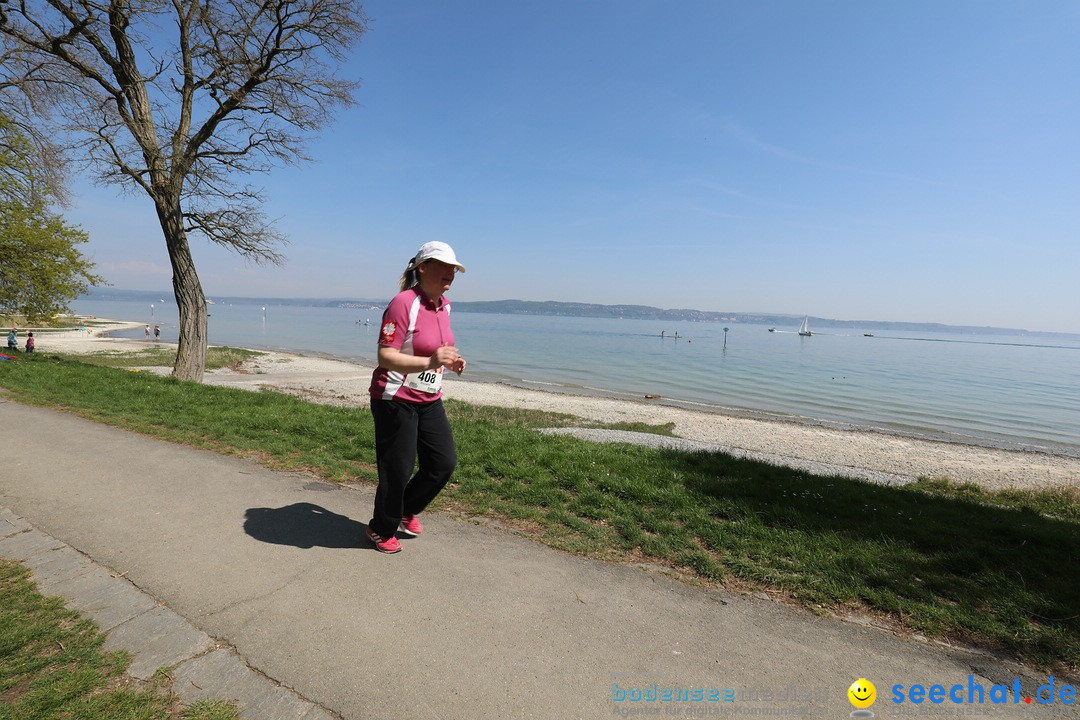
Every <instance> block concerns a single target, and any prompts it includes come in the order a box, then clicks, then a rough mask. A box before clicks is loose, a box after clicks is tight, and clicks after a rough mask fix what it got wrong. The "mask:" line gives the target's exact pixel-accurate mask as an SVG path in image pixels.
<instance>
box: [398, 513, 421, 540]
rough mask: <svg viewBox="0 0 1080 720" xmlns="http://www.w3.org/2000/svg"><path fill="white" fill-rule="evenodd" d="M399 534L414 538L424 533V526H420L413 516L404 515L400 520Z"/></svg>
mask: <svg viewBox="0 0 1080 720" xmlns="http://www.w3.org/2000/svg"><path fill="white" fill-rule="evenodd" d="M401 532H403V533H405V534H406V535H412V536H413V537H416V536H417V535H419V534H420V533H422V532H424V526H423V525H421V524H420V521H419V520H417V519H416V516H415V515H406V516H405V517H403V518H401Z"/></svg>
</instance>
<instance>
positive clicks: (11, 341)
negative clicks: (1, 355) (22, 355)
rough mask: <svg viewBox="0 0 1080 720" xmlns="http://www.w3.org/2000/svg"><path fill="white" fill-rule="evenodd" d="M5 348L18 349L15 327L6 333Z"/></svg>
mask: <svg viewBox="0 0 1080 720" xmlns="http://www.w3.org/2000/svg"><path fill="white" fill-rule="evenodd" d="M7 349H8V350H18V349H19V336H18V334H16V332H15V328H11V332H9V333H8V334H7Z"/></svg>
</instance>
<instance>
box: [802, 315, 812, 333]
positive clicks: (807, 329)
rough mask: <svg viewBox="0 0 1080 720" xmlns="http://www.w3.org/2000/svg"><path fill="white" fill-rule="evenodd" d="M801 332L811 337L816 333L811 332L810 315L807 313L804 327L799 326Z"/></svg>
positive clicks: (804, 318) (803, 323)
mask: <svg viewBox="0 0 1080 720" xmlns="http://www.w3.org/2000/svg"><path fill="white" fill-rule="evenodd" d="M799 334H800V335H802V336H803V337H810V336H811V335H813V334H814V333H812V332H810V316H809V315H805V316H803V319H802V327H801V328H799Z"/></svg>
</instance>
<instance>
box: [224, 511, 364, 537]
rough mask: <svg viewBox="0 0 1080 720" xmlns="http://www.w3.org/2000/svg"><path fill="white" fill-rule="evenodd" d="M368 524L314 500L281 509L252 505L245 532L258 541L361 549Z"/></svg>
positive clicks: (245, 518) (246, 514)
mask: <svg viewBox="0 0 1080 720" xmlns="http://www.w3.org/2000/svg"><path fill="white" fill-rule="evenodd" d="M366 529H367V524H366V523H362V522H357V521H356V520H352V519H350V518H347V517H345V516H344V515H338V514H337V513H332V512H330V511H329V510H327V509H326V508H324V507H319V506H318V505H313V504H311V503H295V504H293V505H286V506H285V507H281V508H249V509H248V510H247V511H245V512H244V532H246V533H247V534H248V535H250V536H251V537H253V538H255V539H256V540H260V541H262V542H266V543H273V544H275V545H292V546H294V547H299V548H312V547H316V546H318V547H327V548H358V547H363V546H364V545H366V544H367V542H366V540H365V539H364V531H365V530H366Z"/></svg>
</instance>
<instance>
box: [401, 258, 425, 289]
mask: <svg viewBox="0 0 1080 720" xmlns="http://www.w3.org/2000/svg"><path fill="white" fill-rule="evenodd" d="M415 263H416V256H415V255H414V256H413V257H412V259H411V260H409V265H408V266H407V267H406V268H405V272H403V273H402V274H401V280H400V281H399V282H398V286H399V287H400V288H401V291H402V292H405V291H406V290H408V289H409V288H411V287H412V286H413V285H415V284H416V283H418V282H420V273H418V272H417V271H416V268H418V267H420V266H419V265H417V264H415Z"/></svg>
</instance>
